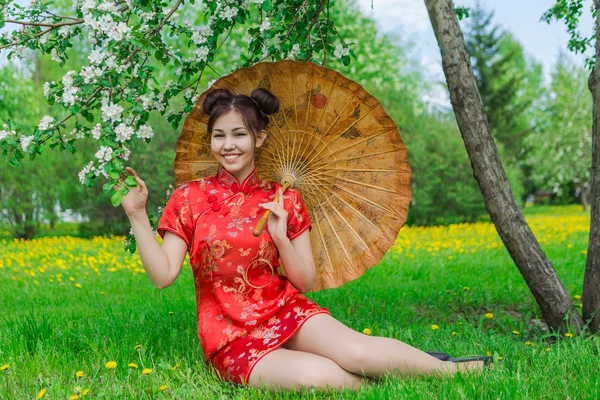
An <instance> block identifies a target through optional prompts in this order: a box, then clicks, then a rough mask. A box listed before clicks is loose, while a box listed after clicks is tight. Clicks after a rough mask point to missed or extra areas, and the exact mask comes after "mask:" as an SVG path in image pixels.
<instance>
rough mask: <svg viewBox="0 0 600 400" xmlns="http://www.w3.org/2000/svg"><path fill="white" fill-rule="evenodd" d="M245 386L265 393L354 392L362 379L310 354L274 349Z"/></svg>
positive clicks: (264, 358) (265, 357) (259, 363)
mask: <svg viewBox="0 0 600 400" xmlns="http://www.w3.org/2000/svg"><path fill="white" fill-rule="evenodd" d="M248 381H249V382H248V384H249V385H250V386H252V387H259V388H268V389H276V388H280V389H300V388H302V387H306V388H309V387H311V386H314V387H315V388H317V389H342V388H348V389H353V390H356V389H358V388H359V387H360V385H361V384H362V383H364V382H363V378H361V377H360V376H358V375H355V374H352V373H350V372H348V371H346V370H345V369H343V368H341V367H340V366H339V365H337V364H336V363H335V362H333V361H332V360H330V359H329V358H325V357H321V356H319V355H316V354H312V353H305V352H302V351H294V350H288V349H284V348H281V347H280V348H278V349H276V350H273V351H272V352H270V353H269V354H267V355H266V356H264V357H263V358H261V359H260V360H259V361H258V363H257V364H256V365H255V366H254V368H253V369H252V372H251V373H250V377H249V379H248Z"/></svg>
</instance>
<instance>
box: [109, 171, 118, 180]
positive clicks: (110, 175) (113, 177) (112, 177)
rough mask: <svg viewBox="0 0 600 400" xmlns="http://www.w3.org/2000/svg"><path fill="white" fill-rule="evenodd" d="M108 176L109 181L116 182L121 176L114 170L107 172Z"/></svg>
mask: <svg viewBox="0 0 600 400" xmlns="http://www.w3.org/2000/svg"><path fill="white" fill-rule="evenodd" d="M108 176H109V177H110V179H113V180H115V181H116V180H117V179H119V176H121V174H119V173H118V172H117V171H115V170H112V171H108Z"/></svg>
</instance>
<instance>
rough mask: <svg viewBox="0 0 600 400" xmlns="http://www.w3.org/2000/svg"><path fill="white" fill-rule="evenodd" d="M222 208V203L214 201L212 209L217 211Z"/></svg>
mask: <svg viewBox="0 0 600 400" xmlns="http://www.w3.org/2000/svg"><path fill="white" fill-rule="evenodd" d="M220 209H221V205H220V204H219V203H213V205H212V210H213V211H214V212H217V211H219V210H220Z"/></svg>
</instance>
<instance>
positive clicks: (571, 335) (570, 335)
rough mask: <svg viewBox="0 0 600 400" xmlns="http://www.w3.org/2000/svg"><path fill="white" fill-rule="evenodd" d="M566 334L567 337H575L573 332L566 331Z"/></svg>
mask: <svg viewBox="0 0 600 400" xmlns="http://www.w3.org/2000/svg"><path fill="white" fill-rule="evenodd" d="M565 336H566V337H568V338H572V337H573V334H572V333H570V332H567V333H565Z"/></svg>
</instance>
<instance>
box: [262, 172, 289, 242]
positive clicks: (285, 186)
mask: <svg viewBox="0 0 600 400" xmlns="http://www.w3.org/2000/svg"><path fill="white" fill-rule="evenodd" d="M292 184H293V181H292V182H290V180H288V179H285V180H284V183H283V185H282V186H281V191H282V192H283V193H285V191H286V190H287V189H288V188H289V187H290V186H291V185H292ZM273 201H275V202H277V201H279V194H276V195H275V200H273ZM269 215H271V210H265V213H264V214H263V216H262V217H260V219H259V220H258V223H257V224H256V226H255V227H254V230H253V231H252V234H253V235H254V236H256V237H258V236H259V235H260V234H261V233H262V231H263V230H264V229H265V226H267V221H268V220H269Z"/></svg>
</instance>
